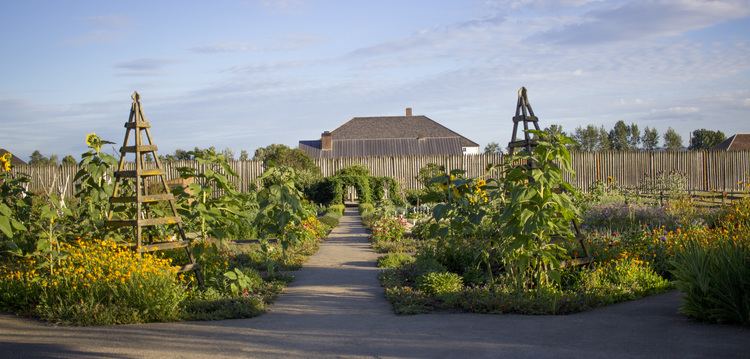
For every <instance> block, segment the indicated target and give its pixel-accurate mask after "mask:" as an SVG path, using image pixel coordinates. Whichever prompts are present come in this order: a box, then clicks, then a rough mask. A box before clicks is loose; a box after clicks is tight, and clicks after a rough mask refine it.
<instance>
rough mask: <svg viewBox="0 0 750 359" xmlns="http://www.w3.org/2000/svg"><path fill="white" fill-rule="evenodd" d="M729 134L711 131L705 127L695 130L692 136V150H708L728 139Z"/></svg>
mask: <svg viewBox="0 0 750 359" xmlns="http://www.w3.org/2000/svg"><path fill="white" fill-rule="evenodd" d="M726 139H727V136H725V135H724V133H723V132H721V131H711V130H707V129H705V128H701V129H700V130H695V131H693V133H692V134H691V136H690V147H689V149H690V150H708V149H711V148H712V147H714V146H716V145H718V144H719V143H721V142H722V141H724V140H726Z"/></svg>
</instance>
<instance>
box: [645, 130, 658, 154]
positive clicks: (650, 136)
mask: <svg viewBox="0 0 750 359" xmlns="http://www.w3.org/2000/svg"><path fill="white" fill-rule="evenodd" d="M641 142H642V143H643V148H644V149H645V150H646V151H653V150H655V149H656V148H657V147H659V131H657V130H656V128H649V127H646V128H645V129H644V130H643V137H642V138H641Z"/></svg>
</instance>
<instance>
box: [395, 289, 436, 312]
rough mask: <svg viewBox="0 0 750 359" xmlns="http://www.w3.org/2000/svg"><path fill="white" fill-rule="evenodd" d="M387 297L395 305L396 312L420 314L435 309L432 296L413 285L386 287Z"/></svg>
mask: <svg viewBox="0 0 750 359" xmlns="http://www.w3.org/2000/svg"><path fill="white" fill-rule="evenodd" d="M385 297H386V298H388V300H389V301H390V302H391V305H393V311H394V312H396V314H420V313H427V312H429V311H431V310H432V309H433V306H432V305H431V300H430V297H429V296H427V295H425V294H424V293H422V292H420V291H416V290H414V289H412V288H411V287H391V288H386V289H385Z"/></svg>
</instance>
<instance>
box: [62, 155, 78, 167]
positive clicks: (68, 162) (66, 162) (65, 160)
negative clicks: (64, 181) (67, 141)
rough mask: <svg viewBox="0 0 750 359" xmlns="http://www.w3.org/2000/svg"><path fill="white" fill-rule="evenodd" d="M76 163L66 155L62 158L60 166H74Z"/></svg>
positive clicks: (74, 159)
mask: <svg viewBox="0 0 750 359" xmlns="http://www.w3.org/2000/svg"><path fill="white" fill-rule="evenodd" d="M76 163H77V161H76V158H75V157H73V156H71V155H67V156H65V157H63V159H62V164H64V165H66V166H72V165H75V164H76Z"/></svg>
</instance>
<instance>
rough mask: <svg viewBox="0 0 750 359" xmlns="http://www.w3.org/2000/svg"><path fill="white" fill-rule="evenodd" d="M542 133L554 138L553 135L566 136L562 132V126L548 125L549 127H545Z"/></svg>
mask: <svg viewBox="0 0 750 359" xmlns="http://www.w3.org/2000/svg"><path fill="white" fill-rule="evenodd" d="M544 132H547V133H548V134H550V136H554V135H564V136H567V135H566V134H565V131H563V128H562V126H560V125H556V124H552V125H549V127H545V128H544Z"/></svg>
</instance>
